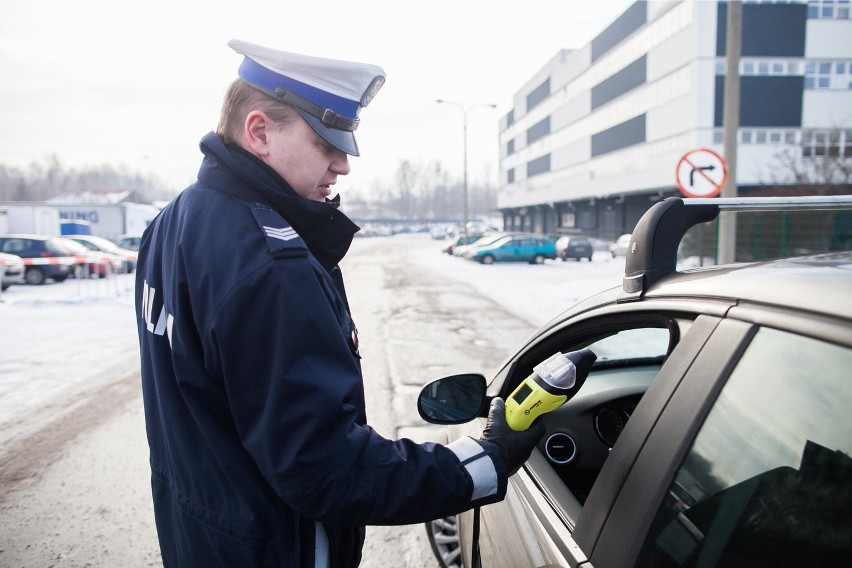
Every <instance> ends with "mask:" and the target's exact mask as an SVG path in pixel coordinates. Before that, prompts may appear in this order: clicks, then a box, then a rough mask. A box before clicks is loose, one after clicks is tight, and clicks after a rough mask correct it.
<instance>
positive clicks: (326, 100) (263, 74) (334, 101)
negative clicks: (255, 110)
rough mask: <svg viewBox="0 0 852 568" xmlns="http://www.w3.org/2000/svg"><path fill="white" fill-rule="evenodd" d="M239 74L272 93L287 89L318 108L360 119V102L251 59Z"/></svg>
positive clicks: (245, 62) (246, 58) (243, 63)
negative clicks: (276, 90)
mask: <svg viewBox="0 0 852 568" xmlns="http://www.w3.org/2000/svg"><path fill="white" fill-rule="evenodd" d="M238 74H239V76H240V79H242V80H243V81H245V82H247V83H249V84H250V85H254V86H256V87H260V88H261V89H264V90H266V91H269V92H270V93H274V92H275V89H287V90H289V91H292V92H294V93H296V94H297V95H299V96H300V97H302V98H305V99H307V100H309V101H311V102H312V103H314V104H315V105H317V106H320V107H322V108H324V109H329V110H332V111H334V112H336V113H337V114H339V115H341V116H345V117H347V118H350V119H352V120H355V119H357V118H358V113H359V112H360V110H361V106H360V104H359V103H358V101H351V100H349V99H346V98H343V97H339V96H337V95H335V94H333V93H329V92H328V91H323V90H322V89H318V88H316V87H313V86H311V85H308V84H307V83H302V82H301V81H297V80H295V79H292V78H290V77H287V76H286V75H281V74H280V73H276V72H275V71H272V70H270V69H267V68H266V67H264V66H263V65H260V64H259V63H257V62H256V61H254V60H252V59H250V58H249V57H245V58H244V59H243V62H242V64H241V65H240V69H239V71H238Z"/></svg>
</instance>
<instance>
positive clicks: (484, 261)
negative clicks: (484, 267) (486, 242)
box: [479, 254, 494, 264]
mask: <svg viewBox="0 0 852 568" xmlns="http://www.w3.org/2000/svg"><path fill="white" fill-rule="evenodd" d="M479 262H481V263H482V264H494V257H493V256H491V255H490V254H486V255H485V256H483V257H481V258H480V259H479Z"/></svg>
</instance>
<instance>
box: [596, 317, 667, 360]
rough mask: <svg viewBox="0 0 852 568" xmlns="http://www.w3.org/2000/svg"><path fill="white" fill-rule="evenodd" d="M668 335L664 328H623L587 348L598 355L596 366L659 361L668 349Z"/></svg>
mask: <svg viewBox="0 0 852 568" xmlns="http://www.w3.org/2000/svg"><path fill="white" fill-rule="evenodd" d="M669 335H670V333H669V330H667V329H664V328H656V327H643V328H640V329H625V330H623V331H619V332H618V333H616V334H614V335H609V336H607V337H604V338H603V339H599V340H598V341H595V342H594V343H592V344H591V345H588V348H589V349H591V350H592V351H593V352H594V353H595V355H597V356H598V360H597V362H596V363H595V366H597V367H616V366H621V365H627V364H636V363H638V362H641V361H643V360H646V361H648V362H652V361H660V360H662V358H663V357H665V355H666V352H667V351H668V348H669Z"/></svg>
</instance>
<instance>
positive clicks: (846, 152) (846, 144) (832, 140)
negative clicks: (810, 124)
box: [802, 129, 852, 158]
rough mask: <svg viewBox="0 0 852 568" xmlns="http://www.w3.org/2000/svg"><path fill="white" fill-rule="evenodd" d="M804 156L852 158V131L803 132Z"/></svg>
mask: <svg viewBox="0 0 852 568" xmlns="http://www.w3.org/2000/svg"><path fill="white" fill-rule="evenodd" d="M802 156H803V157H806V158H809V157H814V156H832V157H839V156H845V157H848V156H852V130H850V129H843V130H840V129H835V130H803V131H802Z"/></svg>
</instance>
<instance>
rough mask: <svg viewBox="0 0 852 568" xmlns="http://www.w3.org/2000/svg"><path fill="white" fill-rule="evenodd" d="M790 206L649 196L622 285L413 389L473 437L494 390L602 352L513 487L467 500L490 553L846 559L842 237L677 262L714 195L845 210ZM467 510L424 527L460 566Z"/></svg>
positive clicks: (513, 561)
mask: <svg viewBox="0 0 852 568" xmlns="http://www.w3.org/2000/svg"><path fill="white" fill-rule="evenodd" d="M793 201H795V203H786V204H785V203H782V202H781V201H780V200H779V201H772V200H771V199H769V198H767V199H756V198H751V199H730V200H728V199H725V200H721V199H704V200H702V199H695V200H689V199H680V198H669V199H667V200H664V201H662V202H660V203H658V204H656V205H654V206H653V207H652V208H651V210H649V212H648V213H647V214H646V215H645V216H644V217H643V218H642V219H641V220H640V221H639V223H638V224H637V226H636V230H635V231H634V232H633V242H634V243H635V247H634V248H632V249H631V250H630V252H629V253H628V255H627V258H626V260H625V276H624V281H623V283H622V285H621V286H618V287H616V288H613V289H611V290H608V291H605V292H602V293H600V294H598V295H595V296H593V297H591V298H589V299H587V300H585V301H583V302H581V303H579V304H578V305H576V306H574V307H573V308H571V309H569V310H568V311H567V312H565V313H564V314H562V315H561V316H559V317H558V318H556V319H554V320H553V321H552V322H551V323H549V324H548V325H546V326H545V327H543V328H542V329H540V330H539V331H538V332H537V333H536V334H534V335H533V337H532V338H531V339H529V340H528V341H527V342H526V344H525V345H523V346H522V347H521V349H520V350H518V351H517V352H516V353H515V354H514V355H512V356H511V357H509V358H508V359H507V361H506V363H505V364H504V366H503V367H502V368H501V369H500V370H499V371H498V372H497V373H496V375H495V376H494V377H493V378H492V379H491V381H490V382H489V383H488V384H487V385H486V380H485V378H484V377H483V376H482V375H478V374H467V375H456V376H454V377H448V378H445V379H442V380H440V381H439V382H435V383H432V384H431V385H429V386H427V387H426V388H425V389H424V391H423V392H422V393H421V396H420V399H419V401H418V408H419V410H420V413H421V416H422V417H423V418H424V419H426V420H428V421H430V422H434V423H439V424H449V425H450V426H449V427H448V430H447V432H448V438H449V440H450V441H452V440H455V439H457V438H459V437H461V436H472V437H474V438H478V437H479V436H480V435H481V434H482V431H483V428H484V425H485V415H486V412H487V408H488V404H489V402H490V399H491V398H493V397H495V396H501V397H504V398H505V397H506V396H507V395H508V394H509V393H511V392H512V391H513V390H514V389H515V387H516V386H517V385H518V384H519V383H520V382H521V381H522V380H523V379H524V378H525V377H527V376H529V375H530V373H531V372H532V370H533V367H534V366H536V365H537V364H539V363H540V362H542V361H544V360H545V359H547V358H548V357H550V356H551V355H553V354H554V353H556V352H567V351H574V350H577V349H580V348H588V349H591V350H592V351H593V352H594V353H595V354H596V355H597V362H596V363H595V365H594V366H593V367H592V370H591V372H590V374H589V377H588V379H587V380H586V381H585V383H584V384H583V386H582V387H581V388H580V389H579V392H578V393H577V395H576V396H575V397H573V398H572V399H570V400H569V401H568V402H567V403H566V404H565V405H563V406H562V407H560V408H559V409H557V410H555V411H553V412H551V413H550V414H546V415H544V416H543V417H542V420H543V421H544V424H545V427H546V434H545V435H544V436H543V438H542V439H541V442H540V443H539V445H538V447H537V449H536V450H534V451H533V453H532V456H531V457H530V459H529V461H528V462H527V463H526V464H525V465H524V466H523V467H522V468H521V469H520V470H519V471H518V472H517V474H515V475H514V476H512V477H511V478H510V480H509V484H508V489H507V495H506V498H505V500H503V501H502V502H500V503H496V504H493V505H488V506H486V507H482V508H481V510H479V511H478V514H479V515H480V526H481V530H480V532H479V546H480V550H481V557H482V558H481V560H482V566H487V567H488V568H515V567H519V566H563V567H572V568H574V567H579V566H582V567H583V568H591V567H592V566H595V567H606V568H628V567H629V568H650V567H654V568H671V567H687V566H689V567H697V566H708V567H730V566H743V567H745V566H748V567H756V566H773V567H780V568H787V567H794V566H795V567H798V566H852V523H850V516H849V512H850V511H852V491H850V489H849V480H850V479H852V457H850V456H852V413H850V412H849V408H850V406H852V380H850V371H849V369H852V302H850V301H849V299H850V298H852V272H850V270H849V266H852V251H846V252H834V253H824V254H815V255H811V256H803V257H797V258H786V259H780V260H774V261H762V262H750V263H742V264H732V265H725V266H716V267H712V268H696V269H692V270H688V271H684V272H676V271H675V263H676V254H677V247H678V242H679V241H680V239H681V238H682V237H683V235H684V234H685V232H686V230H687V229H688V228H689V226H691V225H693V224H696V223H698V222H705V221H711V220H712V219H714V218H715V217H716V216H717V215H718V212H719V209H720V208H733V209H737V208H739V207H743V206H745V205H748V206H750V207H753V208H763V209H772V210H775V209H786V208H790V207H791V206H792V205H797V206H800V207H806V206H809V205H811V204H814V203H818V204H821V205H823V206H826V204H830V203H833V202H837V203H839V204H842V205H844V206H845V207H846V208H852V196H847V197H845V198H834V199H833V200H832V198H804V199H797V200H793ZM661 235H665V238H660V236H661ZM456 385H457V386H456ZM477 389H478V393H477V392H475V391H476V390H477ZM453 391H458V392H456V393H455V394H454V392H453ZM438 392H440V393H441V394H440V399H441V400H440V401H435V400H432V399H431V398H430V397H431V396H432V394H433V393H438ZM456 394H457V395H458V396H456ZM460 401H466V402H467V403H466V404H464V403H463V402H460ZM435 402H437V403H439V404H432V403H435ZM440 404H444V405H446V406H447V407H448V409H447V411H446V412H443V411H441V410H440ZM476 514H477V513H476V511H473V512H467V513H464V514H462V515H459V516H457V517H455V516H454V517H449V518H446V519H439V520H437V521H434V522H432V523H428V524H427V530H428V532H429V539H430V541H431V543H432V546H433V549H434V550H435V552H436V555H437V557H438V560H439V563H440V565H441V566H443V567H445V568H446V567H448V566H462V565H463V566H471V563H470V562H471V546H472V524H473V519H474V516H475V515H476Z"/></svg>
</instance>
